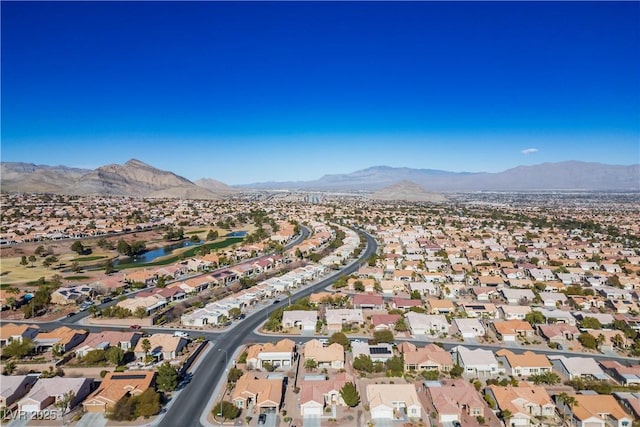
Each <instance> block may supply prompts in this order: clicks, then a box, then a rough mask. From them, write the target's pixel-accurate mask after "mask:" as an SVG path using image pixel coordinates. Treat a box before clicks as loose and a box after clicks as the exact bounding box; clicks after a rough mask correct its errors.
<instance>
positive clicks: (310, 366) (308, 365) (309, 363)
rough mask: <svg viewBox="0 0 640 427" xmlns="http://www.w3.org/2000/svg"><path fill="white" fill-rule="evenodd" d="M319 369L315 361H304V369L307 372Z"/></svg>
mask: <svg viewBox="0 0 640 427" xmlns="http://www.w3.org/2000/svg"><path fill="white" fill-rule="evenodd" d="M317 367H318V363H317V362H316V361H315V360H313V359H307V360H305V361H304V368H305V369H306V370H307V371H313V370H314V369H316V368H317Z"/></svg>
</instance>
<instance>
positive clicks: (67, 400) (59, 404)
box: [54, 391, 76, 415]
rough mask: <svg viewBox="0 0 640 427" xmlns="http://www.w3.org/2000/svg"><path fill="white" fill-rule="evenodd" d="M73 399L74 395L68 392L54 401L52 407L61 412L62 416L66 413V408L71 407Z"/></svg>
mask: <svg viewBox="0 0 640 427" xmlns="http://www.w3.org/2000/svg"><path fill="white" fill-rule="evenodd" d="M75 398H76V394H75V393H74V392H73V391H68V392H66V393H65V394H63V395H62V398H61V399H58V400H56V401H55V403H54V405H55V407H56V408H58V409H60V412H62V415H64V414H65V412H67V408H68V407H69V405H71V402H73V399H75Z"/></svg>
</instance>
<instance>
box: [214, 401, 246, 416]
mask: <svg viewBox="0 0 640 427" xmlns="http://www.w3.org/2000/svg"><path fill="white" fill-rule="evenodd" d="M240 412H242V410H241V409H240V408H238V407H237V406H236V405H234V404H233V403H231V402H227V401H226V400H223V401H221V402H218V403H217V404H216V406H214V407H213V410H212V411H211V413H212V414H213V416H214V417H220V416H222V417H223V418H224V419H225V420H235V419H236V418H238V417H239V416H240Z"/></svg>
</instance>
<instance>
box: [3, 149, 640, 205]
mask: <svg viewBox="0 0 640 427" xmlns="http://www.w3.org/2000/svg"><path fill="white" fill-rule="evenodd" d="M0 166H1V170H0V173H1V175H0V178H1V179H0V190H1V191H2V192H29V193H60V194H75V195H88V194H99V195H116V196H130V197H151V198H181V199H219V198H222V197H227V196H229V195H231V194H234V193H236V192H238V191H241V190H245V191H246V190H251V189H289V190H309V191H311V190H313V191H365V192H369V193H373V194H372V195H371V196H370V197H371V198H373V199H378V200H423V201H441V200H443V196H442V195H441V194H434V193H430V192H455V191H459V192H465V191H640V165H639V164H635V165H629V166H623V165H606V164H602V163H586V162H577V161H567V162H558V163H543V164H539V165H533V166H518V167H515V168H513V169H508V170H506V171H503V172H498V173H489V172H473V173H472V172H448V171H443V170H436V169H411V168H396V167H389V166H374V167H371V168H367V169H363V170H359V171H356V172H353V173H349V174H336V175H325V176H323V177H321V178H320V179H318V180H314V181H297V182H267V183H255V184H247V185H242V186H238V187H230V186H228V185H226V184H224V183H222V182H220V181H216V180H214V179H211V178H204V179H199V180H197V181H195V182H192V181H189V180H188V179H186V178H184V177H181V176H179V175H176V174H174V173H172V172H168V171H163V170H160V169H157V168H155V167H153V166H150V165H148V164H146V163H143V162H141V161H139V160H135V159H132V160H129V161H128V162H126V163H125V164H124V165H118V164H110V165H105V166H101V167H99V168H97V169H93V170H92V169H79V168H70V167H67V166H46V165H34V164H31V163H14V162H1V163H0Z"/></svg>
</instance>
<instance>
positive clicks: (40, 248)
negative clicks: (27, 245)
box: [33, 245, 45, 256]
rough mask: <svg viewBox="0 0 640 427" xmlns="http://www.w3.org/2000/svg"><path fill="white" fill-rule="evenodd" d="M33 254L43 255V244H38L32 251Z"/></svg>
mask: <svg viewBox="0 0 640 427" xmlns="http://www.w3.org/2000/svg"><path fill="white" fill-rule="evenodd" d="M33 253H34V254H36V255H38V256H44V255H43V254H44V253H45V249H44V246H42V245H40V246H38V247H37V248H36V250H35V251H33Z"/></svg>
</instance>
